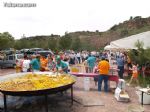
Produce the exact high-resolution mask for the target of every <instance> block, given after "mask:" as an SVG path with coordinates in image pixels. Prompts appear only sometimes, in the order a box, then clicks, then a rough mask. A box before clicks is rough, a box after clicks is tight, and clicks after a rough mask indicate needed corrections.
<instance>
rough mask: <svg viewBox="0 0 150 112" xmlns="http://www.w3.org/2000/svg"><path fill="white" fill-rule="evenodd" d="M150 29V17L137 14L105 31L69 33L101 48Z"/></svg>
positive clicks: (83, 41)
mask: <svg viewBox="0 0 150 112" xmlns="http://www.w3.org/2000/svg"><path fill="white" fill-rule="evenodd" d="M149 30H150V17H148V18H141V17H140V16H137V17H135V18H132V17H131V18H130V19H129V20H127V21H124V22H123V23H119V24H118V25H114V26H113V27H111V28H110V29H109V30H108V31H105V32H99V31H98V30H97V31H95V32H89V31H86V32H85V31H83V32H73V33H69V35H71V37H79V38H80V39H81V42H82V43H85V42H86V43H88V44H89V45H90V46H93V47H96V48H100V47H104V46H105V45H106V44H108V43H110V41H113V40H117V39H120V38H124V37H127V36H130V35H134V34H138V33H141V32H145V31H149Z"/></svg>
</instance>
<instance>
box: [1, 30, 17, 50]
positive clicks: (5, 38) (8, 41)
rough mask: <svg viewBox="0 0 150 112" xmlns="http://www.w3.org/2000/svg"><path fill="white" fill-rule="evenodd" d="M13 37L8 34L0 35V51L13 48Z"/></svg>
mask: <svg viewBox="0 0 150 112" xmlns="http://www.w3.org/2000/svg"><path fill="white" fill-rule="evenodd" d="M14 43H15V40H14V37H12V35H11V34H10V33H8V32H3V33H0V49H7V48H11V47H14Z"/></svg>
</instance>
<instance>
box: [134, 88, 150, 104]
mask: <svg viewBox="0 0 150 112" xmlns="http://www.w3.org/2000/svg"><path fill="white" fill-rule="evenodd" d="M136 94H137V95H138V97H139V102H140V103H142V102H141V99H142V92H141V91H136ZM143 104H150V95H148V94H146V93H143Z"/></svg>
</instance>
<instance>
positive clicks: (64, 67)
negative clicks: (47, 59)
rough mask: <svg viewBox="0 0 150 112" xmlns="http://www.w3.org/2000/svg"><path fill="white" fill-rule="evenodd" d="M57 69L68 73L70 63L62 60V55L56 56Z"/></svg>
mask: <svg viewBox="0 0 150 112" xmlns="http://www.w3.org/2000/svg"><path fill="white" fill-rule="evenodd" d="M56 69H57V71H58V72H60V73H62V72H65V73H68V65H67V64H66V63H65V62H64V61H62V60H61V58H60V56H57V58H56Z"/></svg>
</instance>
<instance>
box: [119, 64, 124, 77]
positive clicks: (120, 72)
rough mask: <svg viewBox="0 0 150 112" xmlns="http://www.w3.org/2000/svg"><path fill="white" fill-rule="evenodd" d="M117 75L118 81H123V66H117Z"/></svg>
mask: <svg viewBox="0 0 150 112" xmlns="http://www.w3.org/2000/svg"><path fill="white" fill-rule="evenodd" d="M118 69H119V71H118V75H119V78H120V79H123V73H124V66H118Z"/></svg>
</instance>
